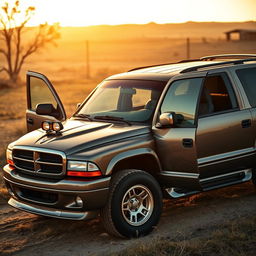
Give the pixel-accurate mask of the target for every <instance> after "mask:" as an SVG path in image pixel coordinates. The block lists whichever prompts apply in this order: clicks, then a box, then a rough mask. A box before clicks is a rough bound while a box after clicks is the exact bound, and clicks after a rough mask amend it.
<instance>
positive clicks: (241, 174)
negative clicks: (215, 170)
mask: <svg viewBox="0 0 256 256" xmlns="http://www.w3.org/2000/svg"><path fill="white" fill-rule="evenodd" d="M251 178H252V169H245V170H240V171H235V172H231V173H226V174H222V175H218V176H214V177H210V178H205V179H200V181H199V182H200V185H201V187H202V189H203V191H208V190H212V189H216V188H221V187H226V186H230V185H235V184H239V183H242V182H246V181H248V180H250V179H251Z"/></svg>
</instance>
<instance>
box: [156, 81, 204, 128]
mask: <svg viewBox="0 0 256 256" xmlns="http://www.w3.org/2000/svg"><path fill="white" fill-rule="evenodd" d="M202 80H203V79H202V78H191V79H184V80H178V81H175V82H173V83H172V84H171V86H170V88H169V90H168V92H167V94H166V96H165V98H164V101H163V104H162V106H161V113H165V112H175V113H176V114H181V115H182V116H183V117H184V120H183V121H182V122H181V124H180V125H179V127H193V126H194V124H195V113H196V107H197V102H198V98H199V93H200V88H201V84H202Z"/></svg>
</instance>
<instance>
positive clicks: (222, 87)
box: [196, 69, 255, 179]
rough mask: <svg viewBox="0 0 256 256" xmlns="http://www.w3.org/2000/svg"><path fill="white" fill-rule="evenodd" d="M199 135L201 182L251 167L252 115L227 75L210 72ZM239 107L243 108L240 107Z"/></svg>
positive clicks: (252, 156)
mask: <svg viewBox="0 0 256 256" xmlns="http://www.w3.org/2000/svg"><path fill="white" fill-rule="evenodd" d="M203 92H204V93H205V94H207V97H205V95H203V94H202V96H201V99H200V106H199V110H200V109H202V106H204V105H205V104H206V103H207V104H208V105H211V108H209V109H208V110H207V111H201V112H200V111H199V119H198V127H197V134H196V141H197V155H198V167H199V171H200V179H204V178H210V177H214V176H217V175H222V174H226V173H230V172H233V171H237V170H241V169H247V168H250V167H252V161H253V158H254V137H255V136H254V132H253V128H252V115H251V112H250V110H249V109H243V106H242V105H241V104H240V101H239V100H237V98H238V96H237V94H236V92H235V91H234V90H233V86H232V83H231V80H230V78H229V76H228V73H227V72H226V71H225V69H223V71H222V72H216V71H211V72H209V75H208V76H207V77H206V79H205V82H204V86H203ZM239 104H240V105H239Z"/></svg>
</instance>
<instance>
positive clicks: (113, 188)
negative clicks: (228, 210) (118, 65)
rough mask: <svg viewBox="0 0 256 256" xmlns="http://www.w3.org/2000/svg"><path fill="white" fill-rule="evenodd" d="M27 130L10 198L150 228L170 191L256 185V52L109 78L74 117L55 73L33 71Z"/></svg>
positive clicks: (74, 215) (11, 150)
mask: <svg viewBox="0 0 256 256" xmlns="http://www.w3.org/2000/svg"><path fill="white" fill-rule="evenodd" d="M27 102H28V108H27V112H26V120H27V128H28V131H30V132H29V133H27V134H26V135H24V136H23V137H21V138H20V139H18V140H17V141H15V142H13V143H11V144H10V145H9V146H8V149H7V162H8V164H7V165H6V166H5V167H4V168H3V175H4V180H5V184H6V186H7V188H8V191H9V193H10V195H11V199H10V200H9V204H10V205H11V206H13V207H15V208H18V209H21V210H24V211H28V212H31V213H35V214H40V215H45V216H51V217H56V218H63V219H72V220H84V219H89V218H93V217H96V216H97V215H98V214H99V213H100V215H101V217H102V220H103V224H104V225H105V227H106V229H107V231H108V232H109V233H111V234H114V235H117V236H126V237H137V236H140V235H146V234H147V233H149V232H150V231H151V230H152V229H153V227H154V226H155V225H156V224H157V223H158V221H159V218H160V215H161V211H162V198H163V196H165V197H168V196H169V197H171V198H178V197H183V196H187V195H192V194H195V193H200V192H202V191H208V190H211V189H215V188H220V187H224V186H228V185H233V184H237V183H241V182H245V181H248V180H250V179H252V181H253V183H254V184H255V183H256V178H255V167H256V149H255V141H256V55H253V54H250V55H249V54H248V55H241V54H237V55H215V56H207V57H203V58H201V59H196V60H187V61H181V62H179V63H174V64H163V65H157V66H150V67H143V68H136V69H133V70H130V71H128V72H126V73H123V74H119V75H114V76H111V77H109V78H107V79H106V80H104V81H103V82H102V83H101V84H100V85H99V86H97V87H96V89H95V90H94V91H93V92H92V93H91V94H90V95H89V96H88V97H87V98H86V100H85V101H84V102H83V103H82V104H81V105H80V106H79V107H78V109H77V111H76V112H75V113H74V115H73V116H72V117H71V118H69V119H66V114H65V111H64V108H63V105H62V103H61V101H60V99H59V97H58V95H57V94H56V92H55V90H54V88H53V87H52V85H51V83H50V82H49V80H48V79H47V78H46V77H45V76H44V75H42V74H39V73H35V72H31V71H29V72H28V73H27Z"/></svg>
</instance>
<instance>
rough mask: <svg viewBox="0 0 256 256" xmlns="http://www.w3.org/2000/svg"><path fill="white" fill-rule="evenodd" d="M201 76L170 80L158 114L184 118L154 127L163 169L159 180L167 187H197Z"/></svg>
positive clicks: (198, 186) (157, 149) (195, 188)
mask: <svg viewBox="0 0 256 256" xmlns="http://www.w3.org/2000/svg"><path fill="white" fill-rule="evenodd" d="M202 82H203V77H194V78H184V79H180V80H176V81H173V82H172V83H171V84H170V87H169V89H168V90H167V91H166V92H165V96H164V98H163V97H162V98H163V99H162V101H163V102H162V104H161V106H159V107H158V109H159V110H158V112H159V114H162V113H164V112H175V113H176V114H180V115H182V116H183V118H184V119H183V120H182V121H181V122H180V123H179V124H177V125H176V126H175V127H171V128H163V127H160V128H158V127H159V126H153V132H154V136H155V141H156V151H157V154H158V157H159V158H160V160H161V164H162V169H163V171H162V172H161V173H160V180H161V182H162V183H164V184H165V185H166V186H170V187H181V188H187V189H192V190H200V188H201V187H200V185H199V179H198V177H199V173H198V167H197V152H196V141H195V138H196V118H195V115H196V109H197V105H198V99H199V96H200V92H201V87H202Z"/></svg>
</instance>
